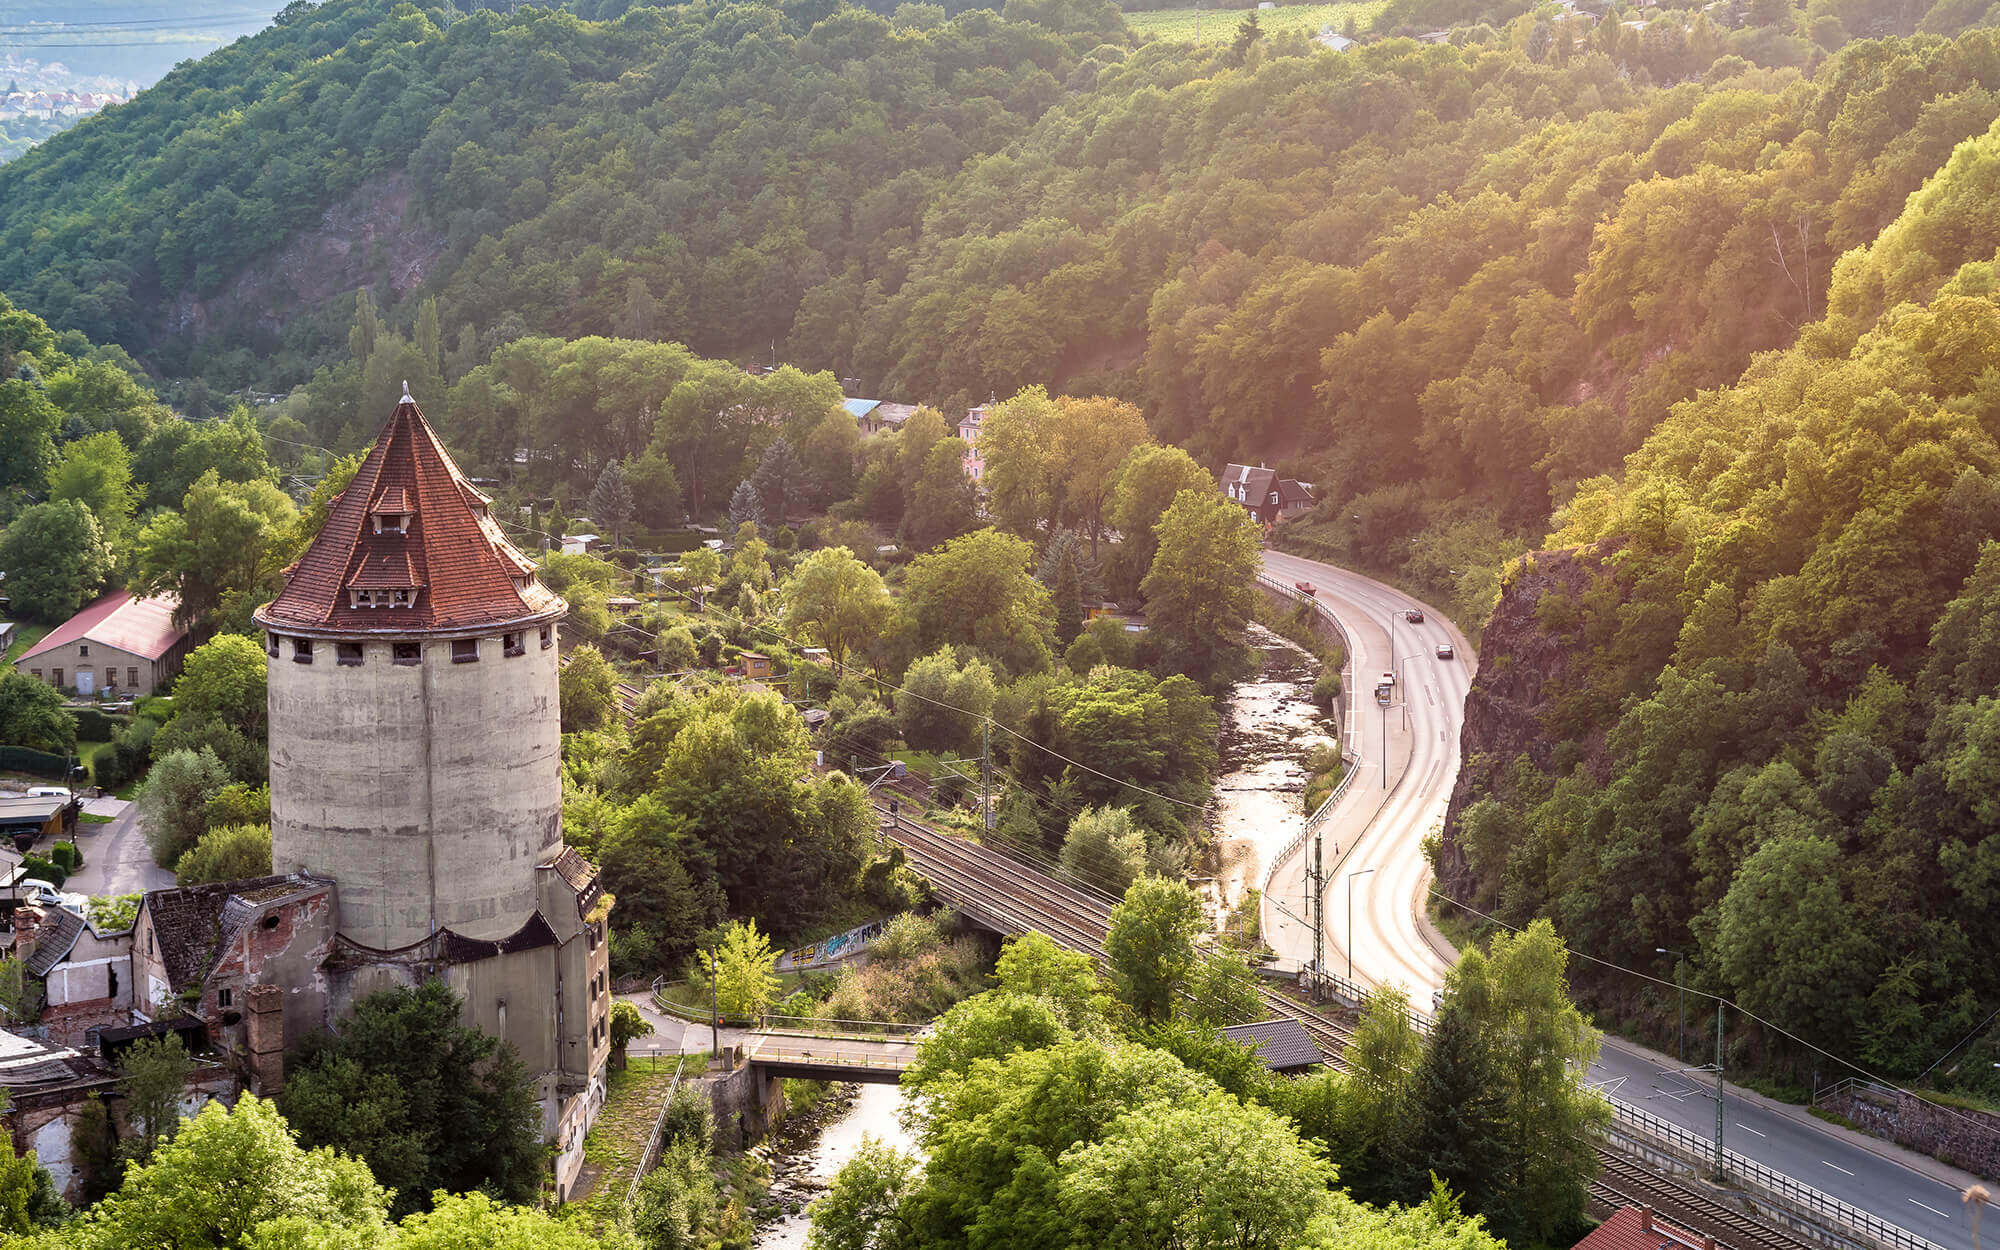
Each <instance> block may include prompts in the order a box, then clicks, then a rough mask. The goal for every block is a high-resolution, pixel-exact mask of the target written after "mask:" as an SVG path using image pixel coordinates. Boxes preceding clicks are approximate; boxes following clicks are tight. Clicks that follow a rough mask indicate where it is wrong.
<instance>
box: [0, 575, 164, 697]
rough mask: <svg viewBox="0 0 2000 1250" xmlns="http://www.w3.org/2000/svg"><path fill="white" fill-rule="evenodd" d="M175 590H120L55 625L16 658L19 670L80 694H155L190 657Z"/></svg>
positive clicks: (15, 664) (16, 669) (129, 695)
mask: <svg viewBox="0 0 2000 1250" xmlns="http://www.w3.org/2000/svg"><path fill="white" fill-rule="evenodd" d="M176 606H178V604H177V602H176V600H175V599H174V597H173V596H172V595H155V596H153V597H151V598H147V599H137V598H134V597H133V595H132V592H131V591H129V590H117V591H113V592H112V593H110V594H108V595H105V596H104V597H103V598H101V599H99V600H97V601H96V602H95V603H92V604H91V605H90V606H88V607H86V608H84V609H83V610H82V611H81V612H78V613H77V614H76V615H75V616H72V617H70V618H69V619H68V620H66V621H64V622H63V623H62V624H60V625H58V626H56V627H55V628H54V629H52V630H50V631H49V633H48V635H47V636H46V637H44V638H43V639H42V640H41V641H40V642H37V643H36V644H35V645H34V646H32V647H29V648H28V649H27V650H26V651H24V652H22V653H21V655H20V657H19V658H17V659H16V660H15V661H14V671H16V672H18V673H22V674H25V675H27V676H29V677H32V678H34V679H35V680H36V681H45V682H47V683H49V684H50V685H52V686H57V687H60V688H62V689H64V690H74V691H76V692H77V693H78V694H80V695H95V694H112V695H118V696H124V697H131V696H134V695H142V694H151V693H153V692H154V691H155V690H157V689H159V688H160V687H162V686H164V685H166V684H167V683H168V682H170V681H172V680H173V679H174V677H175V676H176V675H177V674H179V672H180V671H181V661H182V660H184V659H185V658H186V657H187V650H188V632H187V630H185V629H182V628H181V627H180V626H178V625H176V624H174V608H175V607H176Z"/></svg>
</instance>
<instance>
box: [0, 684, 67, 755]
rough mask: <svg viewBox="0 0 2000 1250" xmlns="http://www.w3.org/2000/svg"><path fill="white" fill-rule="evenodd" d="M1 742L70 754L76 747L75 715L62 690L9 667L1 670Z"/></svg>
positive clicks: (59, 753)
mask: <svg viewBox="0 0 2000 1250" xmlns="http://www.w3.org/2000/svg"><path fill="white" fill-rule="evenodd" d="M0 742H5V743H7V744H8V745H10V746H18V747H32V748H34V749H35V750H37V751H47V752H49V753H51V754H54V755H67V754H69V753H70V752H71V751H73V750H75V749H76V717H74V716H72V715H71V714H70V712H69V709H68V708H66V707H64V706H63V696H62V692H61V691H60V690H57V689H56V688H55V687H54V686H51V685H49V684H48V683H47V682H44V681H37V680H35V679H34V678H33V677H30V676H29V675H28V674H26V673H17V672H15V671H13V670H12V669H9V670H8V671H6V672H4V673H0Z"/></svg>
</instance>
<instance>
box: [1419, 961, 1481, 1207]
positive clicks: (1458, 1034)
mask: <svg viewBox="0 0 2000 1250" xmlns="http://www.w3.org/2000/svg"><path fill="white" fill-rule="evenodd" d="M1478 988H1479V989H1480V990H1482V991H1483V988H1484V987H1483V986H1480V987H1478ZM1468 992H1470V991H1469V990H1468ZM1472 1017H1473V1012H1472V1011H1471V1010H1470V1009H1468V1007H1467V1005H1466V1004H1465V1002H1464V1001H1463V999H1462V997H1461V995H1460V994H1459V993H1453V994H1451V995H1449V996H1448V997H1446V999H1445V1001H1444V1005H1443V1007H1442V1008H1441V1009H1440V1010H1439V1012H1438V1015H1437V1020H1436V1023H1435V1025H1434V1027H1433V1028H1432V1029H1431V1035H1430V1039H1429V1044H1428V1045H1427V1046H1426V1047H1425V1048H1424V1057H1423V1060H1422V1062H1421V1063H1419V1064H1418V1065H1417V1071H1416V1075H1415V1076H1414V1077H1413V1078H1412V1079H1411V1082H1410V1089H1409V1094H1408V1097H1407V1100H1406V1103H1405V1109H1404V1111H1403V1113H1402V1114H1401V1115H1400V1116H1398V1117H1397V1119H1398V1122H1399V1123H1400V1124H1401V1125H1402V1130H1401V1132H1400V1133H1398V1135H1397V1141H1396V1143H1395V1152H1396V1156H1397V1160H1396V1162H1397V1165H1398V1170H1399V1172H1400V1173H1401V1175H1400V1176H1399V1178H1398V1188H1399V1189H1400V1190H1401V1194H1400V1197H1401V1198H1402V1200H1404V1201H1406V1202H1415V1201H1417V1200H1419V1199H1420V1198H1421V1197H1422V1196H1423V1195H1424V1194H1425V1193H1427V1192H1429V1190H1430V1184H1431V1182H1430V1178H1431V1177H1432V1176H1436V1177H1437V1178H1438V1179H1439V1180H1441V1181H1443V1182H1444V1183H1445V1184H1446V1185H1447V1186H1449V1187H1450V1189H1451V1191H1452V1192H1453V1193H1455V1194H1457V1195H1459V1199H1460V1201H1461V1202H1462V1203H1463V1204H1464V1206H1465V1209H1466V1210H1468V1211H1474V1212H1478V1211H1485V1210H1489V1209H1491V1208H1492V1207H1494V1206H1495V1205H1497V1199H1498V1198H1499V1196H1500V1194H1499V1190H1500V1187H1501V1185H1502V1184H1503V1181H1504V1178H1503V1177H1502V1175H1501V1172H1500V1169H1499V1163H1500V1160H1502V1159H1504V1158H1506V1157H1507V1150H1506V1145H1505V1132H1506V1103H1505V1099H1504V1095H1503V1093H1502V1090H1503V1079H1502V1073H1501V1071H1500V1064H1499V1060H1498V1058H1497V1057H1496V1056H1495V1055H1494V1053H1493V1047H1492V1045H1491V1044H1490V1043H1489V1042H1488V1041H1487V1039H1486V1038H1484V1037H1482V1036H1481V1035H1480V1033H1479V1030H1478V1028H1477V1027H1476V1025H1475V1024H1474V1021H1473V1018H1472Z"/></svg>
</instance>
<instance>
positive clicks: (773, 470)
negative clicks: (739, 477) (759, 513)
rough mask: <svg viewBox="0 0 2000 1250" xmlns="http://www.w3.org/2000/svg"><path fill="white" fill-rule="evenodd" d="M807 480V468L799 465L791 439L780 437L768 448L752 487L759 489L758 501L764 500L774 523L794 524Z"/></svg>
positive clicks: (767, 514)
mask: <svg viewBox="0 0 2000 1250" xmlns="http://www.w3.org/2000/svg"><path fill="white" fill-rule="evenodd" d="M803 477H804V469H803V468H801V466H800V465H799V458H798V453H796V452H794V451H793V450H792V443H791V440H790V439H787V438H784V437H782V436H780V437H779V438H777V439H775V440H773V441H772V443H771V445H770V446H769V447H766V448H765V449H764V455H763V457H762V458H761V459H759V460H758V461H757V472H756V473H754V474H752V475H751V477H750V484H751V485H752V486H754V487H756V488H757V496H758V498H760V499H762V500H763V501H764V515H765V516H768V517H770V518H772V521H773V523H774V524H776V525H780V526H784V525H789V524H791V514H792V512H793V510H794V506H795V505H796V504H797V503H798V501H799V493H800V489H801V487H802V485H803Z"/></svg>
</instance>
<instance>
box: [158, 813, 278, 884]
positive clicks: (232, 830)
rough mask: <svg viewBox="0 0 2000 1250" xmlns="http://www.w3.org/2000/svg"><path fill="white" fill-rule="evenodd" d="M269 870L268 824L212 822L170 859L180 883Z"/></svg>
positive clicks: (239, 878)
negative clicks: (204, 831)
mask: <svg viewBox="0 0 2000 1250" xmlns="http://www.w3.org/2000/svg"><path fill="white" fill-rule="evenodd" d="M270 873H271V827H270V826H269V825H213V826H211V827H210V828H209V830H208V832H206V833H204V834H202V835H201V837H199V838H197V839H196V840H195V844H194V845H193V846H191V847H189V848H188V849H187V851H186V853H185V854H183V855H182V856H181V857H180V859H178V860H177V861H175V863H174V879H175V881H176V882H177V883H178V884H180V885H201V884H203V883H204V882H208V881H243V880H246V879H248V878H250V877H265V876H269V875H270Z"/></svg>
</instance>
